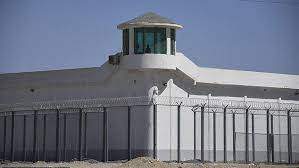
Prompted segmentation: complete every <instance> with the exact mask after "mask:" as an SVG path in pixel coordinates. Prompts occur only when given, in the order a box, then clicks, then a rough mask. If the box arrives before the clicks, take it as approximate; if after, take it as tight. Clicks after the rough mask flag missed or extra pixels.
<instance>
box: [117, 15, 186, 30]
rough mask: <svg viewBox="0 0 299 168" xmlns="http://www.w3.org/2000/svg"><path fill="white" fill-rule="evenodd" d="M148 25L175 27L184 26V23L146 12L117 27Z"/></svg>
mask: <svg viewBox="0 0 299 168" xmlns="http://www.w3.org/2000/svg"><path fill="white" fill-rule="evenodd" d="M146 26H163V27H172V28H175V29H180V28H183V26H182V25H179V24H177V23H175V22H173V21H172V20H170V19H168V18H165V17H163V16H160V15H158V14H156V13H153V12H148V13H145V14H143V15H140V16H138V17H136V18H134V19H132V20H129V21H127V22H124V23H121V24H119V25H118V26H117V28H118V29H126V28H130V27H146Z"/></svg>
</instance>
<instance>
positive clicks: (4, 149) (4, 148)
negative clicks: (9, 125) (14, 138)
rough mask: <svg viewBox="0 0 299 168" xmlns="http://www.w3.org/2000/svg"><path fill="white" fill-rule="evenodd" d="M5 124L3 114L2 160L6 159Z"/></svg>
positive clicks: (5, 119)
mask: <svg viewBox="0 0 299 168" xmlns="http://www.w3.org/2000/svg"><path fill="white" fill-rule="evenodd" d="M6 122H7V116H6V114H5V116H4V122H3V124H4V126H3V160H5V158H6V155H5V154H6Z"/></svg>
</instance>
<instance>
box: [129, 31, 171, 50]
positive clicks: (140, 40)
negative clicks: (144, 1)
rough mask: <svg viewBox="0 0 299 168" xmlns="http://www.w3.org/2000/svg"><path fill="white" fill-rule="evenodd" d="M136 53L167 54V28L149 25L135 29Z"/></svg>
mask: <svg viewBox="0 0 299 168" xmlns="http://www.w3.org/2000/svg"><path fill="white" fill-rule="evenodd" d="M134 32H135V33H134V36H135V40H134V44H135V47H134V52H135V54H144V53H156V54H166V33H165V32H166V30H165V28H157V27H147V28H135V30H134Z"/></svg>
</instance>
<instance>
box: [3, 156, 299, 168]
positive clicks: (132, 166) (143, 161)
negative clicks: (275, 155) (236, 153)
mask: <svg viewBox="0 0 299 168" xmlns="http://www.w3.org/2000/svg"><path fill="white" fill-rule="evenodd" d="M0 167H1V168H8V167H26V168H27V167H54V168H55V167H56V168H58V167H60V168H61V167H70V168H195V167H196V168H233V167H236V168H237V167H240V168H295V167H298V168H299V165H266V164H235V163H205V164H202V163H185V162H183V163H175V162H170V163H168V162H162V161H158V160H155V159H152V158H148V157H140V158H135V159H133V160H130V161H126V162H125V161H123V162H122V161H119V162H108V163H103V162H97V161H94V160H87V161H74V162H61V163H54V162H40V161H39V162H36V163H27V162H26V163H23V162H13V163H8V162H2V163H1V164H0Z"/></svg>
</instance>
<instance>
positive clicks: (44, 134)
mask: <svg viewBox="0 0 299 168" xmlns="http://www.w3.org/2000/svg"><path fill="white" fill-rule="evenodd" d="M46 135H47V114H44V131H43V160H44V161H46Z"/></svg>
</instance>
